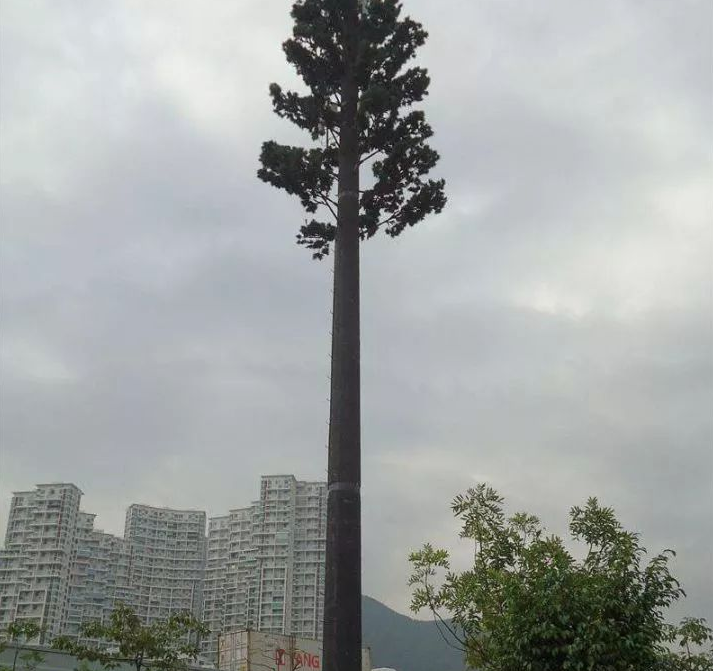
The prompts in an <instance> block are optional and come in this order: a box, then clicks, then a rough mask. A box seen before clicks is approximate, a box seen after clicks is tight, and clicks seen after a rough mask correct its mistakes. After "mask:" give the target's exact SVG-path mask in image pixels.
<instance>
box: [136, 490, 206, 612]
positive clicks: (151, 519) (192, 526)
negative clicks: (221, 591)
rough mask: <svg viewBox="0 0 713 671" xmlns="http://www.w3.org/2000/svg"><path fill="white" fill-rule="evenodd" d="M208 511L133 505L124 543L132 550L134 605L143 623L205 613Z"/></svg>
mask: <svg viewBox="0 0 713 671" xmlns="http://www.w3.org/2000/svg"><path fill="white" fill-rule="evenodd" d="M205 530H206V514H205V513H204V512H203V511H199V510H172V509H170V508H154V507H152V506H144V505H137V504H132V505H130V506H129V509H128V510H127V511H126V525H125V527H124V541H125V542H126V544H127V545H128V547H129V548H130V551H131V562H130V567H129V585H130V587H131V597H132V600H131V603H130V605H131V606H133V607H134V608H135V610H136V613H137V614H138V615H139V617H140V618H141V619H142V620H143V621H144V622H145V623H147V624H148V623H151V622H154V621H156V620H165V619H167V618H168V616H169V615H171V614H172V613H176V612H179V611H190V612H191V613H193V615H195V616H196V617H200V616H201V609H202V605H203V576H204V570H205V548H206V540H205Z"/></svg>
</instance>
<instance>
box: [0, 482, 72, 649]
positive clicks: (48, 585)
mask: <svg viewBox="0 0 713 671" xmlns="http://www.w3.org/2000/svg"><path fill="white" fill-rule="evenodd" d="M81 496H82V492H81V491H80V489H79V488H78V487H76V486H75V485H73V484H68V483H57V484H42V485H37V486H36V488H35V489H34V490H31V491H24V492H15V493H14V494H13V497H12V502H11V504H10V514H9V516H8V524H7V530H6V533H5V548H4V550H2V552H0V628H2V629H4V628H6V627H7V625H8V624H10V623H11V622H13V621H19V620H32V621H35V622H37V623H38V624H39V625H40V626H41V627H42V628H43V629H44V630H45V634H44V636H45V637H48V638H49V637H52V636H56V635H57V634H59V633H61V632H62V630H63V626H64V622H65V621H66V617H67V594H68V590H69V584H70V575H71V567H72V557H73V553H74V549H75V542H76V535H77V527H78V521H79V514H80V513H79V501H80V498H81Z"/></svg>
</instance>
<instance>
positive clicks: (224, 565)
mask: <svg viewBox="0 0 713 671" xmlns="http://www.w3.org/2000/svg"><path fill="white" fill-rule="evenodd" d="M326 528H327V486H326V483H324V482H302V481H299V480H297V479H296V478H295V477H294V476H292V475H270V476H263V477H262V478H261V481H260V496H259V498H258V499H257V500H256V501H254V502H253V504H252V505H251V506H250V507H248V508H240V509H236V510H232V511H231V512H230V514H229V515H227V516H223V517H217V518H212V519H211V521H210V523H209V526H208V559H207V567H208V569H207V573H206V592H205V597H206V598H205V601H204V609H203V619H204V621H205V622H206V624H207V625H208V626H209V627H210V629H211V636H210V638H209V639H208V640H207V641H206V643H205V647H204V654H205V655H206V656H208V657H210V658H212V659H215V658H216V654H217V645H218V636H219V634H221V633H222V632H227V631H235V630H239V629H256V630H258V631H262V632H266V633H273V634H293V635H296V636H299V637H302V638H313V639H318V638H321V636H322V621H323V618H324V607H323V602H324V558H325V548H326ZM213 595H218V596H213Z"/></svg>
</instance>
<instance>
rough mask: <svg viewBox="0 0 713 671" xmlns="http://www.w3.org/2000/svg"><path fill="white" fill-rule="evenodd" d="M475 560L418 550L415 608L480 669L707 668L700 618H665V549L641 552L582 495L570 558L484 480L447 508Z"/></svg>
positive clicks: (670, 588) (573, 515)
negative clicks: (459, 561)
mask: <svg viewBox="0 0 713 671" xmlns="http://www.w3.org/2000/svg"><path fill="white" fill-rule="evenodd" d="M452 509H453V512H454V514H455V516H456V517H458V518H459V519H460V521H461V524H462V531H461V534H460V535H461V538H463V539H466V540H468V541H469V542H470V543H472V546H473V560H472V566H471V567H470V568H468V569H467V570H466V571H463V572H462V573H459V572H456V571H455V570H453V568H452V567H451V561H450V557H449V554H448V552H446V551H445V550H439V549H436V548H434V547H433V546H431V545H428V544H427V545H425V546H424V547H423V548H422V549H421V550H419V551H418V552H414V553H413V554H412V555H411V556H410V561H411V566H412V575H411V579H410V585H411V586H412V587H413V598H412V602H411V606H412V609H413V610H414V611H416V612H418V611H419V610H421V609H427V610H430V611H432V613H433V615H434V617H435V618H436V621H437V623H438V625H439V627H440V628H441V630H442V632H443V634H444V636H446V637H447V638H448V640H449V641H450V642H451V643H452V644H453V645H454V646H456V647H458V648H460V649H461V650H462V651H463V653H464V657H465V659H466V661H467V662H468V664H469V665H470V666H471V667H472V668H476V669H480V670H481V671H522V670H523V669H527V670H528V671H713V649H712V648H711V642H713V632H711V629H710V628H709V627H708V625H707V624H706V622H705V620H702V619H693V618H687V619H685V620H683V621H682V622H681V624H680V625H678V626H676V625H670V624H668V623H667V622H666V618H665V614H666V610H667V609H668V608H669V606H671V605H672V604H673V603H674V602H676V601H677V600H678V599H679V598H680V597H681V596H683V590H682V589H681V586H680V585H679V583H678V582H677V580H676V579H675V578H674V577H673V575H672V574H671V572H670V570H669V559H670V557H671V555H673V552H671V551H665V552H663V553H661V554H658V555H655V556H653V557H647V555H646V550H645V548H644V547H643V546H642V545H641V544H640V542H639V537H638V535H637V534H635V533H632V532H630V531H626V530H625V529H623V528H622V527H621V525H620V524H619V522H618V520H617V519H616V516H615V514H614V511H613V510H612V509H611V508H606V507H603V506H601V505H600V504H599V502H598V501H597V500H596V499H594V498H591V499H589V500H588V501H587V503H586V505H584V506H582V507H578V506H577V507H574V508H572V510H571V511H570V535H571V544H572V545H579V546H580V547H579V549H578V550H577V551H576V552H575V553H571V552H570V550H569V549H568V547H567V546H565V544H564V542H563V541H562V539H561V538H559V537H557V536H551V535H547V534H546V533H545V531H544V529H543V527H542V526H541V524H540V522H539V520H538V519H537V518H536V517H534V516H532V515H527V514H524V513H519V514H516V515H514V516H513V517H507V516H506V514H505V512H504V505H503V499H502V498H501V497H500V496H499V495H498V493H497V492H496V491H494V490H493V489H491V488H490V487H487V486H485V485H479V486H478V487H477V488H475V489H471V490H469V491H468V492H467V493H466V494H465V495H463V496H458V497H457V498H456V499H455V500H454V501H453V504H452Z"/></svg>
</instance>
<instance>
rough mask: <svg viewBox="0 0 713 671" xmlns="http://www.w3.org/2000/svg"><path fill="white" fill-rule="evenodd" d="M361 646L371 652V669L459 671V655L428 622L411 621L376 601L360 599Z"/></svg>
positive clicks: (368, 598)
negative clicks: (369, 649)
mask: <svg viewBox="0 0 713 671" xmlns="http://www.w3.org/2000/svg"><path fill="white" fill-rule="evenodd" d="M362 609H363V610H362V632H363V639H364V645H367V646H369V647H370V648H371V662H372V666H373V667H375V668H376V667H390V668H392V669H396V671H463V669H464V668H465V664H464V663H463V655H462V653H461V652H460V651H459V650H456V649H454V648H452V647H451V646H449V645H448V643H446V642H445V641H444V640H443V638H442V637H441V635H440V634H439V633H438V629H437V628H436V624H435V623H434V622H432V621H427V622H423V621H420V620H414V619H412V618H410V617H406V616H405V615H401V614H400V613H397V612H396V611H393V610H391V609H390V608H387V607H386V606H385V605H384V604H383V603H380V602H379V601H377V600H376V599H372V598H371V597H368V596H365V597H363V599H362Z"/></svg>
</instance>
